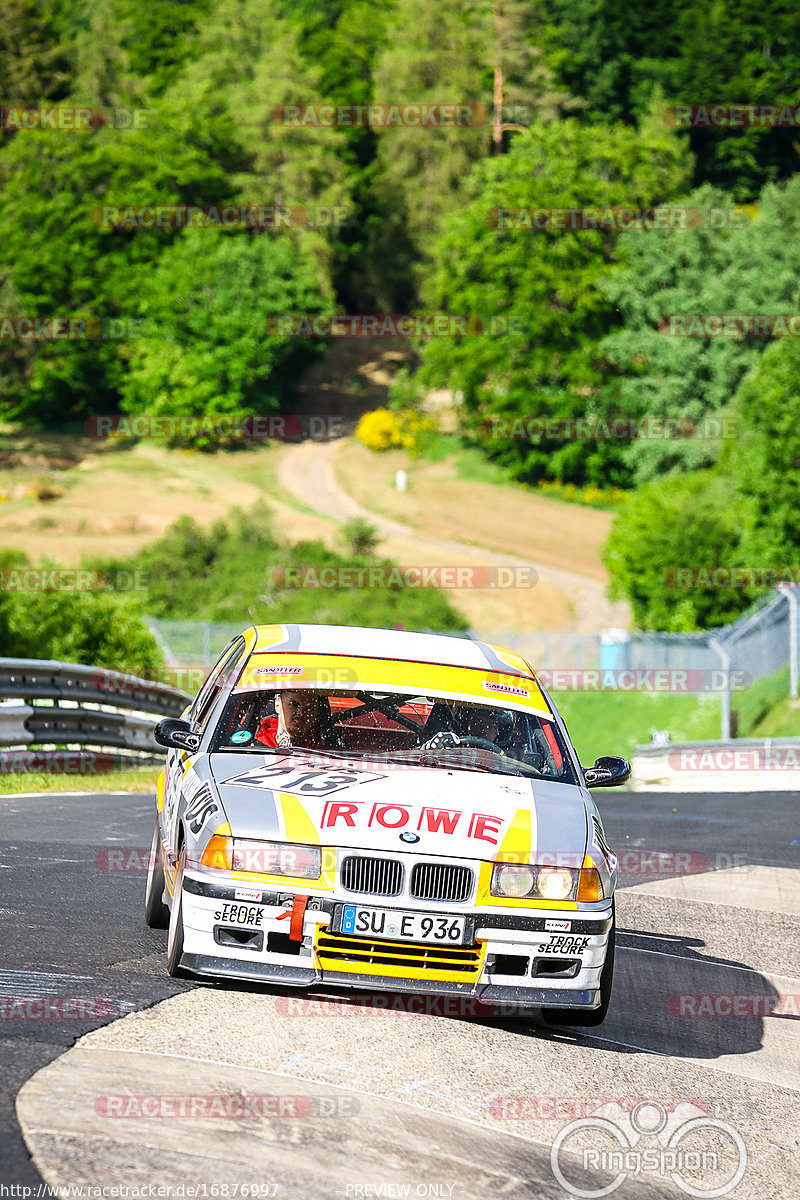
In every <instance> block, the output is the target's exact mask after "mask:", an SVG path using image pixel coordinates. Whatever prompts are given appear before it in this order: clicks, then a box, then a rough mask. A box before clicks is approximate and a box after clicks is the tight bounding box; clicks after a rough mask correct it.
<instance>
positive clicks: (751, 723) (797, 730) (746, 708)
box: [734, 666, 800, 737]
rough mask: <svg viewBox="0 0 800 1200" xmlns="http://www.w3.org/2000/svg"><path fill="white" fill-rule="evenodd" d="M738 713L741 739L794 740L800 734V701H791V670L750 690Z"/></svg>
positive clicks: (777, 673)
mask: <svg viewBox="0 0 800 1200" xmlns="http://www.w3.org/2000/svg"><path fill="white" fill-rule="evenodd" d="M743 695H744V697H746V703H745V704H744V705H741V706H740V705H739V704H738V703H737V702H734V708H736V709H738V710H739V736H740V737H795V736H797V735H798V734H800V701H798V700H790V699H789V668H788V666H787V667H784V668H783V670H782V671H778V672H776V674H775V675H768V676H767V677H766V678H765V679H759V681H758V683H754V684H753V686H752V687H751V688H748V690H747V692H746V693H743Z"/></svg>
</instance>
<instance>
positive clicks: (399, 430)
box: [356, 408, 436, 458]
mask: <svg viewBox="0 0 800 1200" xmlns="http://www.w3.org/2000/svg"><path fill="white" fill-rule="evenodd" d="M435 429H436V422H435V420H434V419H433V417H427V416H423V414H422V413H419V412H417V411H416V409H414V408H401V409H399V410H398V411H397V412H392V411H391V410H390V409H388V408H375V409H373V410H372V412H366V413H364V414H363V415H362V417H361V418H360V420H359V422H358V425H357V426H356V437H357V438H358V440H359V441H360V442H362V443H363V444H364V445H365V446H366V447H367V449H368V450H376V451H378V452H382V451H384V450H390V449H392V447H397V448H401V449H403V450H407V451H408V453H409V454H410V455H411V456H412V458H415V457H416V456H417V455H418V454H419V451H420V439H421V438H422V437H424V436H425V435H427V434H431V433H433V432H434V431H435Z"/></svg>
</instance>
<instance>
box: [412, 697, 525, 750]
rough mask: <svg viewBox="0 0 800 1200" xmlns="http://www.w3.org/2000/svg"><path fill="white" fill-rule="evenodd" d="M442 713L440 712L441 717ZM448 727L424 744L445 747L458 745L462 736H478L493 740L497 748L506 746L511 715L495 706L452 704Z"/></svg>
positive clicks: (509, 732) (511, 719) (511, 727)
mask: <svg viewBox="0 0 800 1200" xmlns="http://www.w3.org/2000/svg"><path fill="white" fill-rule="evenodd" d="M443 716H444V714H442V718H443ZM449 726H450V727H449V729H448V728H444V729H442V730H440V731H439V732H438V733H436V734H434V736H433V737H432V738H431V739H430V740H429V741H427V742H425V743H424V745H425V746H430V747H447V746H458V745H460V744H461V741H462V739H464V738H480V739H482V740H483V741H487V742H493V743H494V744H495V745H496V746H497V747H498V749H502V748H503V747H507V746H508V745H509V743H510V738H511V732H512V730H513V717H512V716H511V714H510V713H507V712H504V711H501V710H499V709H496V708H481V707H478V706H472V705H470V706H467V705H460V706H453V707H452V709H451V713H450V716H449Z"/></svg>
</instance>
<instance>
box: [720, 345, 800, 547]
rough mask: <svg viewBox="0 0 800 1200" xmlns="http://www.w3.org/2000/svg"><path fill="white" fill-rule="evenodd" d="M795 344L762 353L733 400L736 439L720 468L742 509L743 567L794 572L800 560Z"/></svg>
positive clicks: (799, 401) (798, 357)
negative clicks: (733, 485) (744, 514)
mask: <svg viewBox="0 0 800 1200" xmlns="http://www.w3.org/2000/svg"><path fill="white" fill-rule="evenodd" d="M798 378H800V342H798V340H797V339H796V338H791V337H790V338H785V339H783V340H781V341H776V342H774V343H773V344H772V345H771V346H769V347H768V348H767V350H765V352H764V354H763V355H762V357H761V359H760V360H759V362H758V363H757V365H756V367H755V368H754V369H753V371H752V372H751V373H750V375H748V376H747V378H746V379H744V380H743V382H742V384H741V386H740V388H739V390H738V392H737V393H736V397H735V400H734V411H735V413H736V416H737V417H738V419H739V422H740V426H741V430H742V434H741V437H740V438H739V439H738V441H737V442H735V443H731V444H730V445H729V446H727V447H726V450H725V452H724V454H723V456H722V460H721V464H720V465H721V468H722V469H724V470H725V471H726V472H728V473H729V474H730V477H731V478H732V479H734V480H735V481H736V485H737V489H738V492H739V495H740V496H741V498H742V500H743V502H744V503H745V505H746V510H747V524H746V535H745V547H746V552H747V558H746V561H747V562H748V563H749V564H750V565H752V566H756V567H762V566H765V567H778V568H781V567H794V568H796V567H797V564H798V558H799V556H800V525H798V519H797V514H798V512H800V390H799V389H798Z"/></svg>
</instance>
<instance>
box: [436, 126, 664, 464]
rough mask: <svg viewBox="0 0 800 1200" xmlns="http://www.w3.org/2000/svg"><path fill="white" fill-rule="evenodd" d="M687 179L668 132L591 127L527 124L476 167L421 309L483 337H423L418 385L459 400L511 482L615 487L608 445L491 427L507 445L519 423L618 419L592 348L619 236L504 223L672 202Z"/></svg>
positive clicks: (605, 313)
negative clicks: (543, 214) (460, 321)
mask: <svg viewBox="0 0 800 1200" xmlns="http://www.w3.org/2000/svg"><path fill="white" fill-rule="evenodd" d="M686 173H687V164H686V162H685V160H684V158H683V156H682V154H681V150H680V147H679V145H678V143H677V141H676V139H675V138H674V136H673V135H671V134H670V133H669V132H668V131H665V130H663V129H660V130H659V129H658V128H655V127H652V126H645V127H644V128H643V129H642V130H640V131H635V130H631V129H627V128H625V127H623V126H616V127H614V128H605V127H587V126H584V125H581V124H580V123H579V122H578V121H576V120H575V119H568V120H566V121H563V122H561V123H559V124H551V125H536V126H533V127H532V128H531V129H530V130H529V131H528V132H526V133H522V134H519V135H518V136H517V137H516V139H515V140H514V142H513V144H512V146H511V149H510V151H509V153H508V154H506V155H504V156H502V157H500V158H493V159H491V160H487V161H485V162H484V163H482V164H480V165H479V166H478V167H477V168H475V170H474V171H473V174H472V176H471V178H470V181H469V185H468V187H469V199H468V201H467V202H466V203H465V204H464V205H463V207H462V209H461V211H459V212H458V213H456V214H454V215H453V216H452V217H450V218H449V219H448V220H447V221H446V222H445V225H444V229H443V233H442V236H441V238H440V239H439V241H438V242H437V243H436V246H435V263H434V265H433V266H432V267H431V268H430V270H429V272H428V273H427V276H426V280H425V291H424V295H425V300H426V301H427V303H428V305H429V306H430V307H431V308H432V309H435V310H443V311H445V312H448V313H452V314H460V315H465V316H471V317H476V318H477V319H478V320H479V321H480V322H481V323H482V326H483V331H482V332H480V333H475V334H466V335H465V336H458V337H451V338H443V337H439V338H434V337H432V338H430V339H429V340H428V341H427V342H426V344H425V345H424V348H423V350H422V358H423V365H422V370H421V375H420V379H421V382H423V383H424V384H426V385H428V386H431V385H432V386H437V387H441V386H447V387H450V388H451V389H452V390H453V391H457V392H460V393H461V394H462V395H463V414H464V419H465V423H466V425H467V428H469V429H470V430H472V431H473V432H474V433H475V434H476V435H477V436H478V438H479V440H480V441H481V444H482V445H483V447H484V449H485V450H486V452H487V453H488V454H489V455H490V456H491V457H493V458H496V459H498V460H499V461H501V462H503V463H504V464H505V465H506V466H508V467H509V468H510V469H511V470H512V471H513V472H514V473H515V474H516V475H517V476H518V477H519V478H521V479H525V480H535V479H538V478H541V477H543V476H550V477H552V478H557V479H564V480H570V481H572V480H577V481H583V480H585V479H588V480H590V481H591V482H598V483H599V482H612V483H613V482H618V481H624V480H625V479H626V478H627V469H626V468H625V466H624V462H623V461H622V458H621V453H620V451H619V450H618V449H616V448H615V447H614V445H613V444H612V443H609V442H605V443H603V442H594V443H589V442H586V441H584V442H578V441H574V440H572V441H569V440H568V441H563V440H562V442H561V444H559V443H558V442H557V441H554V440H552V438H551V439H550V440H547V441H545V440H542V439H541V438H537V439H534V440H533V441H530V440H527V439H526V438H524V437H523V438H522V439H521V440H520V439H516V438H511V439H509V438H508V437H507V436H504V435H503V434H501V435H500V437H498V430H499V427H498V426H496V425H491V426H489V425H487V422H492V421H494V420H495V419H501V420H505V421H507V422H508V425H506V427H505V431H506V433H507V432H508V431H509V429H510V426H511V423H512V422H513V421H514V420H515V419H517V418H519V417H525V418H527V417H537V418H545V417H546V418H555V419H572V418H575V417H584V416H587V415H588V416H592V415H604V414H605V413H606V412H607V410H608V408H609V407H610V406H612V407H613V411H615V413H617V414H618V412H619V409H618V406H617V405H616V400H615V397H614V396H613V394H611V393H610V382H611V381H612V380H613V377H614V374H613V373H612V371H611V368H610V366H609V364H608V362H607V360H606V359H605V357H604V355H603V354H602V352H601V351H600V348H599V342H600V339H601V338H602V337H603V335H604V334H606V333H607V332H608V331H609V330H610V329H611V328H612V326H613V324H614V321H615V315H614V311H613V306H612V305H611V304H610V303H609V301H608V300H607V299H606V297H605V295H604V294H603V293H602V291H601V290H600V287H599V283H600V281H601V280H602V279H603V278H604V277H605V276H606V275H608V274H609V273H610V272H611V271H612V270H613V269H614V266H615V264H616V262H617V259H618V253H619V252H618V237H617V235H616V234H614V233H609V232H605V231H603V230H597V229H575V230H570V229H559V228H549V229H536V228H532V227H531V226H530V225H526V224H525V223H524V221H522V220H521V219H518V218H517V217H515V216H514V215H513V214H514V213H518V212H520V211H521V212H522V213H523V216H524V213H525V212H528V211H530V212H533V211H535V210H538V209H543V208H548V209H585V208H595V209H601V208H605V207H607V206H613V205H626V206H632V207H637V206H648V205H651V204H653V203H654V202H655V203H657V202H659V201H661V200H663V199H665V198H666V197H669V196H671V195H673V194H675V192H676V191H678V190H680V188H681V186H682V184H683V183H684V181H685V179H686ZM504 212H505V213H506V214H511V215H507V216H504V215H503V213H504ZM639 236H641V237H642V238H646V237H649V236H650V235H649V234H640V235H639ZM615 464H616V465H615Z"/></svg>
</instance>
